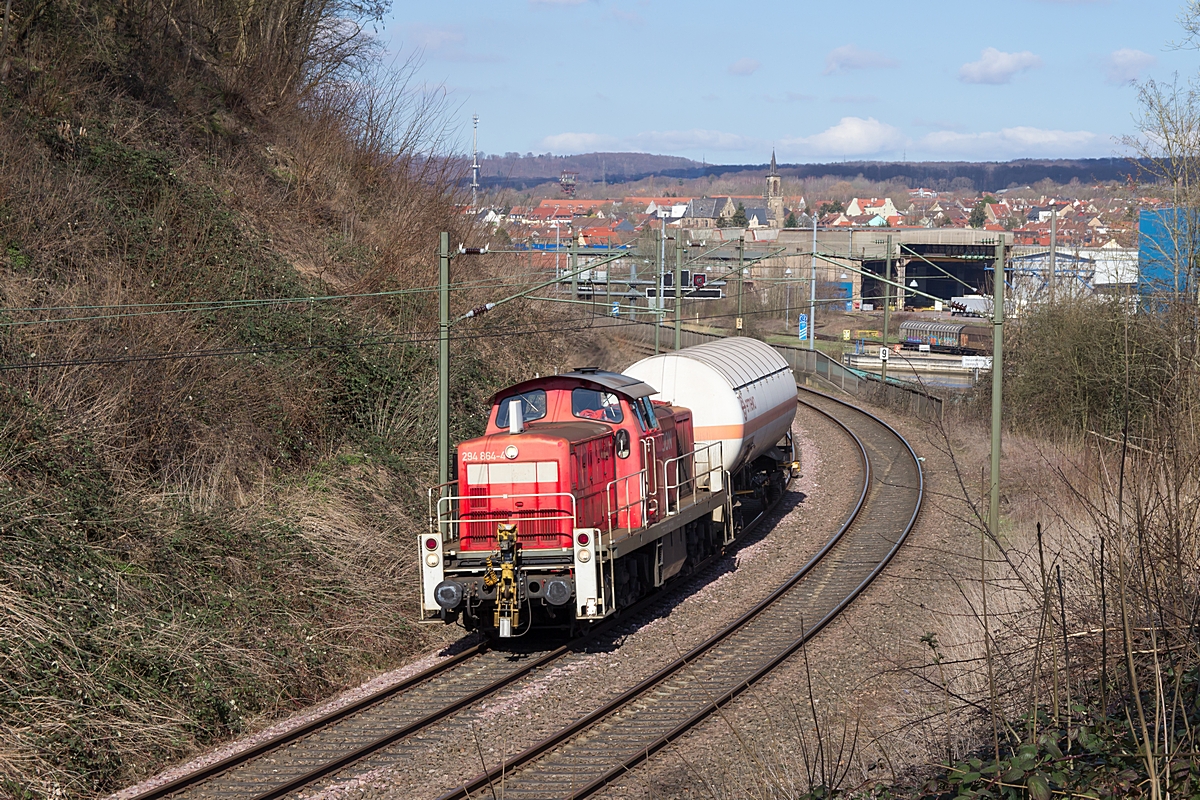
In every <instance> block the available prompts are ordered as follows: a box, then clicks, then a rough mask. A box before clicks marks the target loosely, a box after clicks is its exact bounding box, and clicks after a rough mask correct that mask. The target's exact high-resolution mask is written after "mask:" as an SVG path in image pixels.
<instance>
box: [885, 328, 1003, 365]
mask: <svg viewBox="0 0 1200 800" xmlns="http://www.w3.org/2000/svg"><path fill="white" fill-rule="evenodd" d="M900 343H901V345H902V347H903V349H905V350H917V349H919V348H920V346H921V345H923V344H927V345H929V350H930V352H933V353H949V354H951V355H964V356H971V355H983V354H985V353H989V352H991V349H992V330H991V328H989V327H988V326H986V325H971V324H967V323H962V322H927V321H923V320H906V321H904V322H901V323H900Z"/></svg>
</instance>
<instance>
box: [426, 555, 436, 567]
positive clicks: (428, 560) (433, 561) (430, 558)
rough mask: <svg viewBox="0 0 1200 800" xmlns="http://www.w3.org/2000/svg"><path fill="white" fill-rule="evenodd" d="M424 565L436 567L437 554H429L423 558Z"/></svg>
mask: <svg viewBox="0 0 1200 800" xmlns="http://www.w3.org/2000/svg"><path fill="white" fill-rule="evenodd" d="M425 563H426V564H428V565H429V566H431V567H436V566H437V565H438V556H437V553H430V554H429V555H427V556H425Z"/></svg>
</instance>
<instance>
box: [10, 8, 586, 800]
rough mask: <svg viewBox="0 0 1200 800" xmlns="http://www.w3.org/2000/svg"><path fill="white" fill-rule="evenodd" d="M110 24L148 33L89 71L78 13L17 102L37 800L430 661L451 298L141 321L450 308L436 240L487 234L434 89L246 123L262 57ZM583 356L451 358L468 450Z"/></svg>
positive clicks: (551, 343)
mask: <svg viewBox="0 0 1200 800" xmlns="http://www.w3.org/2000/svg"><path fill="white" fill-rule="evenodd" d="M268 6H269V7H270V8H274V9H276V10H278V9H279V8H282V6H278V5H277V4H276V5H270V4H268ZM56 8H57V7H56ZM64 8H65V7H64ZM177 8H182V7H178V6H177ZM264 8H266V7H264ZM295 8H297V9H300V11H301V12H303V11H304V9H305V8H307V7H306V6H295ZM59 10H62V9H59ZM67 10H70V9H69V8H67ZM113 13H116V14H118V15H119V14H122V13H127V14H131V15H134V16H135V17H137V15H139V14H140V15H143V16H140V17H137V18H136V19H128V20H124V21H123V23H124V22H128V23H129V25H124V24H122V25H117V26H116V27H115V30H116V31H117V32H116V33H113V32H112V31H110V32H109V33H110V34H111V36H110V35H109V34H104V30H103V29H102V30H100V31H84V32H76V33H79V36H78V37H76V38H77V40H78V41H77V43H83V45H84V46H76V44H73V43H72V42H73V41H75V40H72V38H71V31H70V30H69V28H70V26H71V25H72V24H74V23H70V22H69V20H70V19H71V17H70V16H69V15H68V16H67V17H55V16H53V15H51V16H49V17H46V18H45V20H49V22H46V24H47V25H49V24H51V23H53V25H61V26H65V27H50V28H47V27H42V28H38V27H37V26H33V27H22V28H20V29H19V30H17V35H16V39H15V41H14V43H13V44H11V45H10V54H12V55H13V59H12V72H11V75H10V80H9V81H8V82H7V83H5V84H4V85H3V86H2V87H0V265H2V266H3V267H4V269H3V271H2V274H0V297H2V298H3V306H4V307H5V309H6V310H5V311H4V312H2V313H0V323H4V324H3V327H0V362H2V363H3V364H4V365H6V366H8V367H14V366H15V367H25V368H21V369H10V370H6V371H4V372H3V373H0V433H2V434H3V436H2V437H0V683H2V684H3V686H4V687H5V689H6V691H5V692H3V693H0V794H11V795H17V796H23V797H25V796H27V797H59V796H63V797H86V796H91V795H94V794H97V793H103V792H106V791H110V790H113V789H116V788H119V787H120V786H121V785H123V784H125V783H128V782H131V781H132V780H134V779H135V778H138V777H141V776H143V775H145V774H146V773H147V772H149V771H151V770H153V769H155V767H156V766H157V765H159V764H162V763H163V762H166V761H169V760H172V759H176V758H179V757H182V756H185V755H188V754H190V753H192V752H194V751H195V750H196V749H197V748H199V747H203V746H205V745H206V744H209V743H212V742H214V741H217V740H220V739H222V738H226V737H229V736H231V735H234V734H237V733H240V732H243V731H246V730H249V729H252V728H255V727H257V726H259V725H261V724H263V723H264V722H265V721H266V720H269V719H271V718H274V717H276V716H278V715H279V714H281V713H285V712H286V711H288V710H290V709H291V708H293V707H295V706H296V705H301V704H308V703H311V702H312V701H314V700H316V699H319V698H321V697H324V696H327V695H329V694H330V693H332V692H333V691H335V690H337V689H339V688H341V687H343V686H345V685H346V684H347V683H349V682H352V681H356V680H358V679H359V678H361V677H362V676H363V675H365V674H368V673H370V672H373V671H376V670H378V669H381V668H384V667H387V666H389V665H391V664H393V663H395V661H396V660H397V659H399V658H402V657H404V656H405V655H406V654H408V653H411V652H413V651H414V650H416V649H417V648H420V647H422V646H425V645H426V644H427V643H428V642H429V641H431V640H430V639H429V638H428V635H426V634H421V633H418V632H417V631H416V630H414V629H413V627H412V626H410V624H409V623H408V621H407V618H406V612H407V611H408V610H409V609H411V608H412V607H413V606H412V604H413V596H412V582H411V580H410V572H411V569H410V567H411V563H412V558H413V555H412V550H413V548H412V546H411V543H412V542H413V541H414V537H415V533H416V531H417V530H418V529H419V528H420V527H421V526H422V525H423V513H424V509H423V496H422V493H421V487H423V486H424V485H427V484H428V483H430V482H432V481H433V476H434V475H436V468H435V467H434V463H433V462H434V458H433V441H434V438H435V431H436V419H435V415H436V411H435V403H434V396H433V393H434V392H435V391H436V389H435V388H434V387H436V366H435V356H434V351H433V349H432V347H431V344H430V342H429V340H428V334H429V333H430V332H431V331H433V330H436V300H435V296H433V295H431V294H429V293H417V294H409V295H397V296H391V297H363V298H357V299H354V298H351V299H344V300H338V301H332V302H318V303H310V302H306V301H303V300H301V301H299V302H295V303H287V304H275V305H269V306H255V307H235V308H212V309H208V310H204V311H195V310H191V309H186V308H184V307H181V306H173V307H171V306H153V307H152V306H131V305H130V304H169V303H182V302H189V301H195V300H208V301H219V302H221V303H227V302H229V301H243V300H255V299H265V298H279V297H298V298H306V297H311V296H323V295H330V294H356V293H359V294H361V293H364V292H373V291H381V290H385V291H386V290H397V289H408V288H413V287H429V286H432V285H434V284H435V283H436V275H437V273H436V264H437V262H436V259H435V258H434V257H433V255H434V247H435V246H436V241H437V233H438V232H439V231H441V230H450V231H452V232H453V236H454V241H455V242H456V243H457V242H458V241H467V242H473V241H475V240H476V239H478V238H479V236H480V234H477V233H476V232H475V231H473V230H472V229H471V228H470V225H469V220H468V219H466V218H465V217H464V216H463V215H461V214H460V213H459V212H458V210H457V207H456V202H457V199H458V196H457V191H458V190H457V188H456V187H457V185H458V184H457V180H458V178H459V177H460V176H459V175H458V173H457V172H456V171H455V170H456V167H455V166H454V164H455V162H453V161H452V160H450V159H446V158H443V157H442V156H443V155H444V153H445V150H446V147H447V129H446V127H445V122H444V121H445V119H446V117H445V116H444V113H443V112H444V110H445V108H444V105H442V99H441V97H440V95H438V94H436V93H435V94H429V93H425V92H424V91H422V90H419V88H418V85H417V83H415V82H413V76H414V74H415V73H414V69H415V65H413V64H408V65H400V66H398V67H396V68H395V69H392V70H391V71H380V70H379V69H378V68H377V67H371V68H369V69H363V67H367V66H369V64H368V62H365V61H360V62H357V63H358V66H357V67H356V69H358V72H357V73H355V75H356V76H357V77H358V78H364V77H365V78H366V79H365V80H346V77H347V73H346V72H344V71H342V72H338V71H337V70H334V71H333V72H331V73H328V74H326V76H325V78H324V79H323V82H322V81H318V82H316V83H313V82H312V79H313V77H314V75H315V74H316V73H314V72H312V71H304V72H303V77H304V78H305V80H307V81H309V82H308V83H307V84H306V88H305V90H304V91H295V92H291V93H288V92H287V91H286V88H287V85H288V83H287V80H284V79H280V80H278V81H277V80H274V78H273V79H272V80H269V81H264V84H263V85H262V86H259V87H256V89H261V90H263V91H262V92H259V93H256V94H253V95H251V94H250V93H248V91H247V89H246V84H245V82H244V81H241V78H239V76H240V75H245V74H247V73H246V70H251V71H252V72H253V70H255V69H258V68H259V66H261V64H260V63H259V62H257V61H256V60H255V59H254V58H251V57H249V55H250V54H249V53H248V54H247V58H245V59H240V60H238V61H237V63H234V64H223V65H217V66H213V65H206V64H205V63H204V61H203V58H201V57H200V56H198V55H197V54H195V53H192V54H191V55H190V56H189V55H188V49H187V47H186V46H184V47H183V48H182V49H175V50H173V49H172V48H171V47H170V46H167V47H165V48H163V49H162V50H161V51H158V50H156V51H154V52H152V53H149V54H147V53H146V52H145V51H144V50H142V49H139V48H140V46H141V45H142V44H144V42H141V41H139V40H137V39H136V32H137V30H139V28H138V27H137V26H138V25H140V24H142V23H143V22H145V20H146V19H147V18H148V17H146V16H145V15H146V14H149V12H148V11H147V10H146V9H145V8H142V7H141V6H138V4H127V5H126V6H123V10H121V9H115V8H114V9H113ZM214 13H215V12H214ZM150 16H151V17H152V16H153V15H150ZM64 20H66V21H64ZM19 22H20V24H21V25H24V24H25V23H24V22H21V21H19ZM135 23H136V24H135ZM168 23H169V21H168ZM223 30H224V29H223ZM131 32H132V33H131ZM93 35H94V36H97V37H99V38H98V39H94V40H93V39H89V38H88V37H89V36H93ZM106 36H107V37H108V38H105V37H106ZM119 36H133V37H134V38H133V39H126V40H123V44H124V45H129V46H130V47H129V48H128V49H124V50H122V49H120V48H116V49H113V48H112V47H110V45H112V44H113V43H114V42H115V41H116V39H114V38H112V37H119ZM181 42H182V43H183V44H184V45H187V44H188V42H187V41H186V36H185V37H183V38H182V39H180V40H179V41H176V42H175V44H180V43H181ZM105 48H108V49H105ZM122 54H124V55H122ZM293 55H294V54H293ZM343 55H345V54H343ZM351 55H353V54H351ZM360 55H361V53H360ZM126 56H127V57H129V58H131V59H133V62H134V63H133V65H132V66H130V65H129V64H124V63H123V62H121V60H120V59H121V58H122V57H126ZM345 57H346V58H350V56H348V55H347V56H345ZM106 59H107V60H106ZM180 59H182V61H181V60H180ZM352 60H353V59H351V61H352ZM351 61H345V62H344V65H348V64H350V63H351ZM281 63H282V62H281ZM256 65H259V66H256ZM276 66H278V64H276V65H275V66H272V67H271V70H274V69H275V67H276ZM125 67H129V69H126V68H125ZM316 67H320V64H316ZM316 67H314V69H316ZM268 72H269V73H270V75H274V76H276V77H278V74H277V73H276V72H271V71H270V70H268ZM264 74H265V73H264ZM272 93H273V94H272ZM268 114H269V115H268ZM512 270H513V266H512V265H510V264H507V263H505V262H504V261H502V260H501V259H500V258H491V259H479V260H477V261H475V262H472V263H471V264H469V265H460V264H458V263H457V262H456V264H455V275H456V280H461V279H463V278H464V277H470V278H472V279H479V280H480V284H479V286H478V287H476V288H473V289H471V290H469V291H460V292H456V295H455V298H454V307H455V309H456V313H457V312H460V311H461V310H465V309H466V308H470V307H472V306H473V305H476V304H478V302H480V300H481V298H486V299H489V300H491V299H495V298H496V297H497V294H498V293H497V290H496V289H495V288H494V287H489V286H488V285H487V281H488V280H491V281H494V282H500V281H502V280H504V279H505V278H506V277H507V275H508V274H509V273H510V272H511V271H512ZM468 272H470V273H471V274H470V275H469V276H468V275H467V273H468ZM502 276H505V277H502ZM505 293H507V291H506V292H505ZM113 306H124V307H122V308H113ZM21 309H32V310H21ZM56 309H57V310H56ZM164 312H166V313H164ZM46 320H57V321H50V322H46ZM547 322H548V318H547V317H545V316H543V315H541V314H540V313H538V312H536V311H531V310H530V309H528V308H524V307H519V306H517V305H516V304H514V305H513V306H511V307H508V306H506V307H504V308H502V309H498V310H497V311H496V312H495V313H494V315H493V316H491V317H489V318H488V320H486V321H483V322H482V323H472V324H471V325H466V326H463V327H462V331H463V333H464V334H468V335H472V336H474V335H479V334H486V333H487V332H489V331H495V332H498V333H504V332H507V331H508V330H510V329H524V328H529V327H539V326H545V325H547ZM364 340H372V341H374V342H375V343H374V344H371V345H370V346H363V343H364ZM565 344H566V334H565V333H556V332H550V333H548V334H546V335H542V336H536V337H534V336H525V337H504V336H496V337H489V336H483V337H482V338H470V339H463V340H461V341H457V342H456V343H455V358H454V364H455V372H454V375H453V376H452V380H453V383H452V389H453V393H452V430H453V432H454V434H455V437H456V438H462V437H465V436H468V435H471V434H473V433H475V432H477V431H478V430H479V428H480V425H481V417H482V410H483V400H484V399H485V398H486V397H487V396H488V395H489V394H490V393H491V392H492V391H494V390H495V389H496V388H498V387H499V386H501V385H503V384H504V383H506V382H509V381H511V380H513V379H515V378H516V377H518V376H519V377H526V376H527V375H528V374H530V373H531V372H534V371H543V372H544V371H547V370H548V369H550V368H552V367H553V366H554V365H556V364H559V363H561V361H562V358H563V356H562V353H563V352H564V350H565ZM222 349H230V350H236V351H239V353H238V354H237V355H230V356H227V357H220V358H217V357H204V358H197V357H184V358H152V359H150V360H126V359H128V358H129V357H130V356H136V357H141V356H162V355H166V354H188V353H195V352H198V351H209V350H222ZM92 359H98V360H99V361H101V362H103V363H81V362H87V361H89V360H92ZM35 366H36V368H34V367H35Z"/></svg>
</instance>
